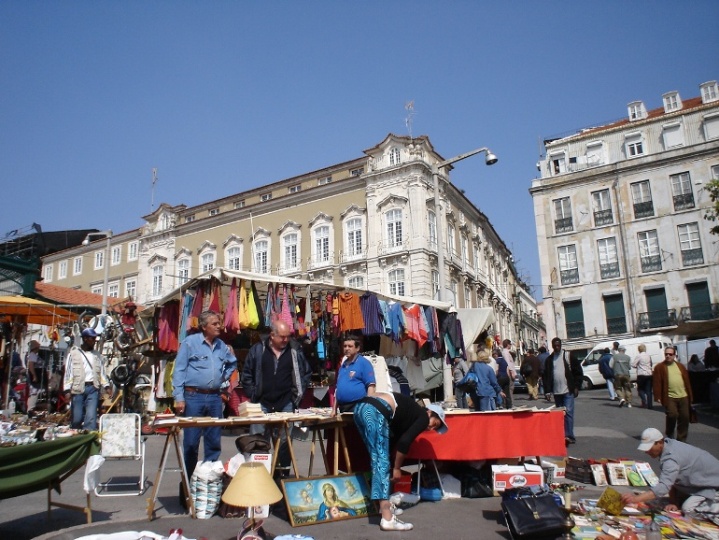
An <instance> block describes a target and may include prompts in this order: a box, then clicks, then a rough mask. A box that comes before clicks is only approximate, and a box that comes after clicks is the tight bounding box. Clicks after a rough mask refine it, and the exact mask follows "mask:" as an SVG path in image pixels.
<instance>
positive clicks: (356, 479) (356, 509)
mask: <svg viewBox="0 0 719 540" xmlns="http://www.w3.org/2000/svg"><path fill="white" fill-rule="evenodd" d="M368 476H369V475H367V476H365V474H362V473H358V474H347V475H340V476H322V477H312V478H299V479H289V480H282V490H283V491H284V495H285V503H286V504H287V513H288V515H289V517H290V524H291V525H292V526H293V527H300V526H303V525H317V524H319V523H322V522H323V521H339V520H344V519H354V518H358V517H367V516H370V515H376V514H377V513H378V510H377V505H376V504H375V503H374V502H373V501H372V500H370V488H369V480H368Z"/></svg>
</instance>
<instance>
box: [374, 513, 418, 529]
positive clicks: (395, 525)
mask: <svg viewBox="0 0 719 540" xmlns="http://www.w3.org/2000/svg"><path fill="white" fill-rule="evenodd" d="M379 528H380V529H381V530H383V531H411V530H412V529H413V526H412V524H411V523H405V522H403V521H400V520H398V519H397V516H392V519H390V520H389V521H388V520H386V519H385V518H382V519H380V520H379Z"/></svg>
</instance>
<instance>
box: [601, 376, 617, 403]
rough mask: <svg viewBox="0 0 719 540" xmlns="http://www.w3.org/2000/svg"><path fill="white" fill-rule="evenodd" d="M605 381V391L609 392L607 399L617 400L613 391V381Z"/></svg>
mask: <svg viewBox="0 0 719 540" xmlns="http://www.w3.org/2000/svg"><path fill="white" fill-rule="evenodd" d="M604 380H605V381H607V390H609V399H611V400H612V401H614V400H615V399H617V393H616V392H615V391H614V379H604Z"/></svg>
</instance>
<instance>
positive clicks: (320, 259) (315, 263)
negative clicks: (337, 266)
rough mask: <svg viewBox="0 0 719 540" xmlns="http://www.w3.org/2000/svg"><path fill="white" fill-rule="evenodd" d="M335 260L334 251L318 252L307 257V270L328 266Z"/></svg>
mask: <svg viewBox="0 0 719 540" xmlns="http://www.w3.org/2000/svg"><path fill="white" fill-rule="evenodd" d="M334 261H335V255H334V253H326V254H325V253H317V254H315V255H312V256H311V257H310V258H309V259H307V270H316V269H317V268H326V267H328V266H332V265H333V264H334Z"/></svg>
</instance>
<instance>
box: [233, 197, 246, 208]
mask: <svg viewBox="0 0 719 540" xmlns="http://www.w3.org/2000/svg"><path fill="white" fill-rule="evenodd" d="M244 207H245V199H242V200H239V201H235V209H236V210H237V209H239V208H244Z"/></svg>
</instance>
